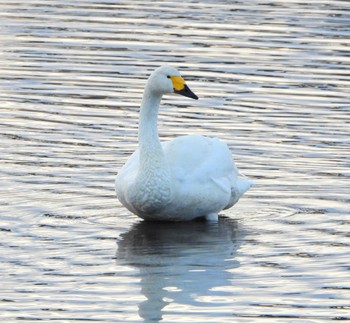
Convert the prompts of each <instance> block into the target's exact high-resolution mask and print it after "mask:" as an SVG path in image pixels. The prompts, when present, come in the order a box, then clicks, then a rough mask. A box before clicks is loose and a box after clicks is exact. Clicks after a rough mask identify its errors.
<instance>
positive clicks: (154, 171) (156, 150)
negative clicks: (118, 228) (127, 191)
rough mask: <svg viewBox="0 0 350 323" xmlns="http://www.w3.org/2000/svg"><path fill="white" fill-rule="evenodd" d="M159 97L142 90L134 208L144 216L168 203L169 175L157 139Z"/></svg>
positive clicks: (169, 196) (169, 195) (169, 197)
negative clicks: (143, 213) (135, 203)
mask: <svg viewBox="0 0 350 323" xmlns="http://www.w3.org/2000/svg"><path fill="white" fill-rule="evenodd" d="M161 98H162V96H161V94H159V95H158V94H157V93H154V92H152V91H150V90H149V88H148V87H147V86H146V89H145V93H144V95H143V99H142V104H141V111H140V120H139V149H140V160H139V170H138V174H137V179H136V183H135V184H136V186H137V187H136V189H135V194H136V195H137V196H136V198H135V199H134V200H135V201H137V205H135V207H136V208H137V209H138V210H139V211H141V212H145V213H154V212H157V211H159V210H160V209H162V208H164V207H165V205H166V204H167V203H168V202H169V201H170V199H171V181H170V173H169V170H168V167H167V165H166V162H165V157H164V152H163V149H162V145H161V143H160V141H159V136H158V126H157V121H158V110H159V104H160V100H161Z"/></svg>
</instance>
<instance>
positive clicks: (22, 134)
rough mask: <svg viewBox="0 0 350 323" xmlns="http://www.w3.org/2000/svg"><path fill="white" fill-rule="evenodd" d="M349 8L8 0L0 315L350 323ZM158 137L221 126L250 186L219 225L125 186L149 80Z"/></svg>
mask: <svg viewBox="0 0 350 323" xmlns="http://www.w3.org/2000/svg"><path fill="white" fill-rule="evenodd" d="M349 12H350V3H348V2H347V1H340V0H334V1H332V0H321V1H317V3H316V2H315V1H311V2H301V1H298V0H285V1H282V0H276V1H272V0H266V1H260V0H249V1H243V0H238V1H201V2H196V1H187V2H186V3H179V2H173V1H157V2H152V3H151V2H149V1H110V0H106V1H99V0H83V1H78V2H68V1H66V0H52V1H44V0H27V1H24V2H19V1H16V0H4V1H2V0H0V17H1V26H0V39H1V45H2V46H1V49H0V69H1V76H0V89H1V91H0V116H1V119H0V120H1V121H0V122H1V127H0V138H1V146H0V147H1V159H0V165H1V168H0V178H1V186H0V187H1V188H0V196H1V212H0V232H1V244H0V260H1V267H0V274H1V280H2V287H1V291H0V300H1V301H0V319H1V321H3V322H17V321H26V322H31V321H33V322H34V321H44V322H47V321H60V322H75V321H79V322H81V321H83V322H84V321H90V322H91V321H92V322H160V321H162V322H303V323H304V322H329V321H332V320H350V314H349V313H350V307H349V299H350V291H349V290H350V283H349V282H350V274H349V273H350V271H349V269H350V267H349V256H350V253H349V246H350V239H349V230H350V225H349V223H350V222H349V211H350V207H349V202H350V199H349V175H350V173H349V166H350V159H349V143H350V139H349V138H350V136H349V135H350V131H349V124H350V114H349V112H350V105H349V103H350V100H349V90H350V80H349V72H348V71H349V63H350V56H349V50H348V49H349V47H348V44H349V41H348V40H349V36H350V15H349ZM162 64H170V65H172V66H175V67H177V68H179V69H180V71H181V72H182V74H183V76H184V77H185V79H186V81H187V83H188V84H189V85H190V87H191V89H192V90H193V91H194V92H195V93H196V94H197V95H198V96H199V97H200V99H199V100H198V101H192V100H189V99H187V98H184V97H179V96H173V95H168V96H165V97H164V98H163V101H162V108H161V111H160V116H159V132H160V135H161V137H162V140H170V139H172V138H174V137H176V136H179V135H184V134H201V135H208V136H217V137H219V138H221V139H222V140H224V141H226V142H227V143H228V145H229V147H230V148H231V150H232V152H233V155H234V158H235V161H236V163H237V165H238V167H239V169H240V170H241V172H242V173H243V174H245V175H247V176H248V177H249V178H252V179H253V180H254V181H255V183H256V185H255V186H254V187H253V188H252V189H251V190H250V191H249V192H248V193H247V194H246V195H245V196H244V197H243V198H242V199H241V200H240V202H239V203H238V204H237V205H236V206H235V207H234V208H232V209H230V210H226V211H224V212H223V215H222V217H221V218H220V220H219V222H218V223H216V224H215V223H203V222H194V223H178V224H166V223H163V224H162V223H145V222H142V221H140V220H139V219H138V218H136V217H135V216H133V215H132V214H130V212H128V211H127V210H125V209H124V208H123V207H122V206H121V205H120V203H119V202H118V200H117V199H116V198H115V194H114V178H115V176H116V174H117V172H118V170H119V169H120V167H121V166H122V165H123V164H124V163H125V161H126V160H127V158H128V156H129V155H130V154H131V153H132V152H133V151H134V150H135V149H136V148H137V126H138V123H137V119H138V113H139V104H140V100H141V96H142V92H143V87H144V84H145V81H146V79H147V77H148V75H149V74H150V72H151V71H152V70H153V69H154V68H156V67H158V66H159V65H162Z"/></svg>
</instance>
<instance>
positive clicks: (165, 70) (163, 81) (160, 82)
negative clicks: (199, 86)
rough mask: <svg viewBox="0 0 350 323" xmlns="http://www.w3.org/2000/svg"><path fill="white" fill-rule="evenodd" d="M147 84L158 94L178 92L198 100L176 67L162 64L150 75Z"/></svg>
mask: <svg viewBox="0 0 350 323" xmlns="http://www.w3.org/2000/svg"><path fill="white" fill-rule="evenodd" d="M147 86H148V87H149V89H150V90H151V91H152V92H154V93H157V94H160V95H163V94H166V93H177V94H181V95H184V96H187V97H189V98H192V99H195V100H198V96H197V95H195V94H194V93H193V92H192V91H191V90H190V88H189V87H188V86H187V85H186V83H185V80H184V79H183V78H182V76H181V75H180V73H179V71H178V70H177V69H176V68H173V67H170V66H161V67H159V68H157V69H156V70H155V71H154V72H153V73H152V74H151V76H150V77H149V79H148V82H147Z"/></svg>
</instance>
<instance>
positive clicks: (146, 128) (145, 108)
mask: <svg viewBox="0 0 350 323" xmlns="http://www.w3.org/2000/svg"><path fill="white" fill-rule="evenodd" d="M161 98H162V96H161V95H157V94H155V93H153V92H151V91H149V89H148V87H147V86H146V89H145V93H144V95H143V99H142V104H141V111H140V119H139V148H140V158H141V160H140V161H141V162H142V163H141V165H143V164H144V163H146V164H148V163H149V162H154V160H155V159H156V160H159V161H160V160H162V159H164V154H163V150H162V146H161V144H160V141H159V136H158V125H157V124H158V111H159V104H160V100H161Z"/></svg>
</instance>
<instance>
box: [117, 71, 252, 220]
mask: <svg viewBox="0 0 350 323" xmlns="http://www.w3.org/2000/svg"><path fill="white" fill-rule="evenodd" d="M174 92H175V93H178V94H181V95H184V96H187V97H190V98H193V99H198V97H197V96H196V95H195V94H194V93H193V92H192V91H191V90H190V89H189V88H188V86H187V85H186V84H185V81H184V79H183V78H182V77H181V75H180V73H179V72H178V71H177V70H176V69H175V68H172V67H167V66H162V67H159V68H158V69H156V70H155V71H154V72H153V73H152V74H151V76H150V77H149V79H148V81H147V84H146V87H145V91H144V94H143V99H142V104H141V110H140V120H139V135H138V139H139V149H138V150H136V151H135V152H134V153H133V154H132V155H131V157H130V158H129V160H128V161H127V162H126V164H125V165H124V166H123V167H122V169H121V170H120V172H119V173H118V175H117V178H116V183H115V184H116V185H115V188H116V193H117V197H118V199H119V201H120V202H121V203H122V204H123V205H124V206H125V207H126V208H127V209H128V210H130V211H131V212H132V213H134V214H136V215H138V216H139V217H141V218H143V219H145V220H156V221H188V220H193V219H195V218H198V217H205V218H206V219H207V220H211V221H217V219H218V212H220V211H221V210H223V209H227V208H230V207H231V206H233V205H234V204H235V203H236V202H237V201H238V199H239V198H240V197H241V196H242V195H243V194H244V193H245V192H246V191H247V190H248V189H249V188H250V187H251V185H252V182H251V181H250V180H248V179H245V178H242V177H240V176H239V174H238V171H237V168H236V166H235V164H234V161H233V159H232V155H231V152H230V150H229V149H228V147H227V145H226V144H225V143H223V142H221V141H220V140H219V139H217V138H208V137H203V136H181V137H177V138H176V139H174V140H172V141H168V142H163V143H161V142H160V141H159V137H158V128H157V119H158V109H159V104H160V100H161V98H162V96H163V94H166V93H174Z"/></svg>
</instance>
